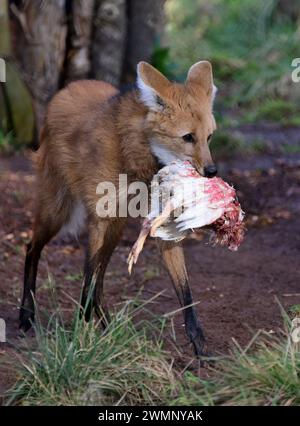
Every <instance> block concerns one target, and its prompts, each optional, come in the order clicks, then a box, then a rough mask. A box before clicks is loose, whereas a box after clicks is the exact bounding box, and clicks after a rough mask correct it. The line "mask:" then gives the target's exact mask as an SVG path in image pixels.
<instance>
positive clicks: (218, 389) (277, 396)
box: [5, 294, 300, 406]
mask: <svg viewBox="0 0 300 426" xmlns="http://www.w3.org/2000/svg"><path fill="white" fill-rule="evenodd" d="M54 297H55V294H54ZM155 297H156V296H155ZM155 297H154V298H155ZM154 298H153V299H154ZM153 299H152V300H153ZM150 302H151V301H150ZM55 303H56V302H55V301H54V306H55ZM145 303H146V302H145ZM145 303H144V304H142V305H141V304H140V303H137V301H127V302H126V303H125V304H124V305H123V307H122V308H121V309H120V310H119V311H118V312H116V313H115V314H114V316H113V318H112V321H111V323H110V324H109V326H108V328H107V329H106V331H105V332H104V333H103V332H102V331H101V329H100V327H99V326H98V324H97V323H96V322H95V321H94V322H90V323H89V324H87V323H85V322H84V321H82V320H81V319H80V316H79V309H78V308H77V309H76V312H75V316H74V320H73V322H72V324H71V325H70V324H67V325H66V324H65V323H64V321H63V320H62V318H61V315H60V314H59V310H58V309H56V311H55V312H54V313H53V315H52V316H51V317H50V319H49V321H48V324H47V326H46V327H43V326H42V325H41V320H40V317H39V315H38V318H37V322H36V326H35V342H34V344H32V342H31V343H30V344H28V346H27V349H26V350H24V348H23V349H22V350H21V349H20V348H19V349H18V350H17V357H18V359H19V363H18V367H17V379H16V383H15V385H14V386H13V387H12V389H11V390H10V391H9V392H8V393H7V395H6V399H5V404H6V405H55V406H56V405H58V406H59V405H83V406H86V405H97V406H99V405H100V406H101V405H129V406H132V405H169V406H172V405H188V406H193V405H196V406H214V405H299V404H300V352H299V344H297V343H294V342H293V341H292V339H291V333H290V331H292V329H291V327H292V326H291V320H290V318H289V317H288V315H287V314H285V313H283V315H284V319H285V324H286V327H285V328H286V331H285V332H283V331H282V332H281V333H276V334H275V333H274V332H272V333H271V332H269V333H267V332H265V331H259V332H258V333H257V334H256V335H255V336H254V337H253V339H252V340H251V342H250V343H249V344H248V345H247V347H246V348H241V347H240V346H239V345H238V343H237V342H234V346H233V348H232V350H231V353H230V354H229V355H228V356H226V357H220V358H219V359H218V361H217V364H216V366H215V367H214V368H211V372H210V376H211V377H210V378H209V379H205V380H204V379H201V378H199V377H198V376H197V375H195V373H193V372H192V371H188V372H185V373H183V374H182V373H179V372H178V371H177V370H176V368H174V367H173V360H172V356H171V354H170V353H169V352H166V351H165V350H164V349H163V339H162V336H163V332H164V330H165V324H166V322H165V320H159V319H158V318H156V317H153V316H152V317H151V320H150V321H147V320H138V318H140V315H139V314H140V313H142V311H143V310H144V309H145V310H146V306H145ZM289 314H290V317H291V318H294V317H295V316H299V305H295V306H293V307H291V308H290V310H289ZM137 315H138V318H137ZM142 317H144V316H143V315H142ZM290 329H291V330H290ZM25 342H27V339H26V340H25ZM28 342H30V340H29V341H28ZM14 365H15V358H14Z"/></svg>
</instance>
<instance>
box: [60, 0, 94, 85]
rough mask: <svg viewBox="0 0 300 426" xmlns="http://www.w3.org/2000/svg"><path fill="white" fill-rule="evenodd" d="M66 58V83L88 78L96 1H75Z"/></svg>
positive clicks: (72, 5)
mask: <svg viewBox="0 0 300 426" xmlns="http://www.w3.org/2000/svg"><path fill="white" fill-rule="evenodd" d="M71 7H72V10H71V17H70V25H69V36H68V38H67V40H68V46H67V56H66V65H67V69H66V75H65V83H66V82H69V81H72V80H80V79H83V78H88V76H89V73H90V68H91V60H90V43H91V34H92V25H93V13H94V8H95V0H75V1H74V0H73V1H72V3H71Z"/></svg>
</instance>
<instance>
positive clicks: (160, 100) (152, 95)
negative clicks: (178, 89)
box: [137, 62, 171, 111]
mask: <svg viewBox="0 0 300 426" xmlns="http://www.w3.org/2000/svg"><path fill="white" fill-rule="evenodd" d="M170 84H171V83H170V82H169V80H168V79H167V78H166V77H165V76H163V75H162V74H161V73H160V72H159V71H158V70H157V69H155V68H154V67H153V66H152V65H150V64H148V63H147V62H139V63H138V66H137V86H138V88H139V91H140V99H141V101H142V102H143V103H144V104H145V105H146V106H147V107H148V108H150V109H152V110H155V111H161V110H162V109H163V108H164V106H165V97H166V94H167V91H168V89H169V87H170Z"/></svg>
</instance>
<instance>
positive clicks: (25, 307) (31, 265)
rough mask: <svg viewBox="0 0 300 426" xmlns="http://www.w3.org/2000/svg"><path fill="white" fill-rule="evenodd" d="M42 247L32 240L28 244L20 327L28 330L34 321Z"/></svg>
mask: <svg viewBox="0 0 300 426" xmlns="http://www.w3.org/2000/svg"><path fill="white" fill-rule="evenodd" d="M41 250H42V247H40V246H38V245H37V244H35V245H33V244H32V242H31V243H29V244H28V245H27V253H26V260H25V270H24V288H23V298H22V303H21V308H20V315H19V327H20V329H21V330H23V331H24V332H26V331H27V330H29V328H30V327H31V326H32V323H33V321H34V299H33V296H34V294H35V283H36V274H37V268H38V262H39V258H40V254H41Z"/></svg>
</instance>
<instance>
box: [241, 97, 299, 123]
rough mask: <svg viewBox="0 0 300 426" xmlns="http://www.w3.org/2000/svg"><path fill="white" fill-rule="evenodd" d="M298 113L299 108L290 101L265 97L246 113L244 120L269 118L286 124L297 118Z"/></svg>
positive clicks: (253, 120) (251, 120) (252, 120)
mask: <svg viewBox="0 0 300 426" xmlns="http://www.w3.org/2000/svg"><path fill="white" fill-rule="evenodd" d="M299 113H300V108H299V107H298V108H297V106H296V105H295V104H293V103H292V102H289V101H286V100H283V99H272V98H267V99H266V100H265V101H264V102H262V103H261V104H260V105H258V106H257V107H256V108H255V109H254V110H252V111H250V113H248V114H247V116H246V120H245V121H250V122H255V121H257V120H269V121H276V122H277V123H281V124H284V125H287V124H289V123H291V122H293V120H294V119H295V120H297V119H298V118H299ZM296 122H297V121H296Z"/></svg>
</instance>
